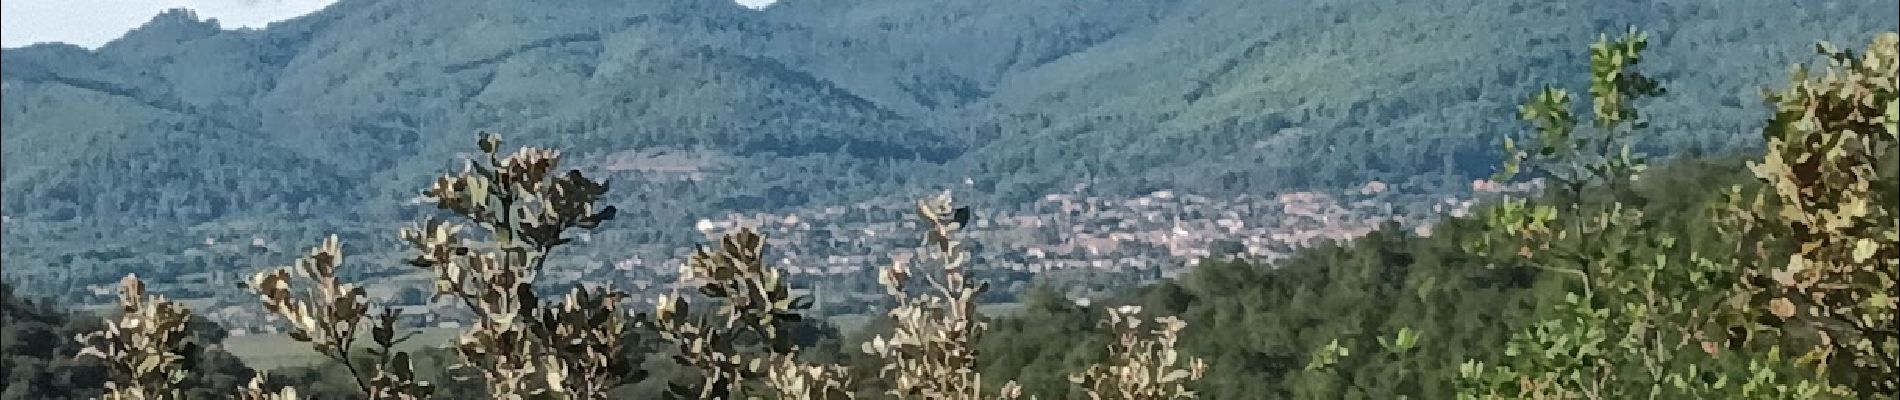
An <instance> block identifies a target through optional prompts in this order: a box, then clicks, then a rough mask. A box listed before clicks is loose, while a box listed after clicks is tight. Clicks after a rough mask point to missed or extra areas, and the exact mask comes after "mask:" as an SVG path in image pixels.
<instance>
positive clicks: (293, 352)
mask: <svg viewBox="0 0 1900 400" xmlns="http://www.w3.org/2000/svg"><path fill="white" fill-rule="evenodd" d="M416 330H417V331H419V332H418V333H416V335H415V336H414V337H410V338H409V340H408V341H406V342H402V343H400V344H397V345H396V350H402V351H413V350H417V349H422V348H425V347H447V346H449V345H452V344H454V343H455V337H456V335H457V333H458V332H460V329H457V328H420V329H416ZM358 340H359V341H358V342H357V343H358V344H357V346H359V347H365V348H367V347H373V346H375V343H373V342H371V341H370V338H369V332H368V330H365V331H364V332H363V333H362V334H361V335H360V338H359V339H358ZM224 349H225V351H229V352H231V354H232V355H235V356H237V357H238V358H239V359H242V360H244V365H248V366H250V367H251V368H255V369H258V370H264V371H268V370H274V369H279V368H284V367H298V366H307V365H312V364H317V363H321V362H323V361H324V358H323V356H322V355H319V354H317V352H316V351H313V350H311V349H310V344H308V343H300V342H297V341H296V340H291V338H290V335H288V334H282V333H276V334H251V335H244V336H232V337H230V338H228V339H225V340H224Z"/></svg>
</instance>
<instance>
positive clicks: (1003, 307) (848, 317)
mask: <svg viewBox="0 0 1900 400" xmlns="http://www.w3.org/2000/svg"><path fill="white" fill-rule="evenodd" d="M1022 311H1023V303H996V304H980V305H977V306H976V312H978V313H982V314H983V315H985V316H989V317H991V318H1001V317H1007V316H1012V315H1016V314H1017V313H1021V312H1022ZM882 316H883V314H877V315H870V314H839V315H833V316H830V317H827V318H825V320H826V321H829V322H831V325H832V326H835V327H837V328H838V334H840V335H844V336H851V335H852V334H856V333H858V331H860V330H863V329H864V327H866V326H870V325H871V321H872V318H877V317H882Z"/></svg>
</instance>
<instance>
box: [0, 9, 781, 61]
mask: <svg viewBox="0 0 1900 400" xmlns="http://www.w3.org/2000/svg"><path fill="white" fill-rule="evenodd" d="M736 1H738V2H739V4H741V5H745V6H747V7H753V8H759V7H763V6H765V5H769V4H771V3H772V1H773V0H736ZM334 2H336V0H6V1H0V47H8V48H13V47H21V46H27V45H31V44H34V43H41V42H65V43H71V44H75V45H79V46H80V47H85V48H88V49H95V48H98V47H99V46H100V45H103V44H105V43H106V42H109V41H112V39H117V38H119V37H120V36H124V35H125V32H126V31H130V30H132V28H137V27H138V26H139V25H143V24H145V22H146V21H150V20H151V19H152V16H154V15H158V13H159V12H162V11H165V10H168V9H172V8H188V9H191V10H193V11H197V12H198V18H205V19H211V18H216V19H217V20H218V23H219V25H220V26H223V27H224V29H237V28H263V27H264V26H265V25H269V24H270V23H271V22H276V21H282V20H286V19H290V18H294V17H297V16H301V15H304V14H309V13H311V12H313V11H317V10H319V9H322V8H323V7H324V6H328V5H330V3H334Z"/></svg>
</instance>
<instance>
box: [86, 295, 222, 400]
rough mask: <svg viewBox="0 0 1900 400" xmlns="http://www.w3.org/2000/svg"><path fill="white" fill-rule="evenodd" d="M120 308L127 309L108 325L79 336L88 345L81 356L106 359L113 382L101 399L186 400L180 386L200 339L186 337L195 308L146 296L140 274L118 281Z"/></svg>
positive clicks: (108, 384)
mask: <svg viewBox="0 0 1900 400" xmlns="http://www.w3.org/2000/svg"><path fill="white" fill-rule="evenodd" d="M119 308H120V310H121V311H122V312H123V313H122V314H121V316H120V317H119V319H118V320H116V321H107V322H106V326H105V329H102V330H100V331H97V332H91V333H87V334H84V335H79V336H78V337H76V338H75V339H76V340H78V341H80V342H82V343H86V344H88V347H86V348H84V349H80V351H79V355H80V356H81V357H94V358H98V359H100V360H104V361H105V362H106V366H107V369H108V371H109V372H110V373H111V375H112V380H111V381H108V382H106V391H105V394H104V396H103V398H105V399H114V400H118V399H128V400H129V399H140V400H143V399H152V400H159V399H183V398H185V397H184V396H185V394H184V391H182V390H181V388H180V386H182V385H180V384H181V383H183V382H184V381H185V379H186V374H187V373H189V371H190V368H192V365H191V362H190V359H191V357H192V355H193V353H196V352H197V351H198V350H199V348H198V344H197V343H192V342H189V341H186V338H187V335H186V332H185V324H186V323H187V322H188V321H190V320H191V311H189V310H186V309H185V308H184V307H182V306H180V305H179V304H178V303H175V302H172V301H169V300H166V299H165V298H164V297H163V296H157V297H149V298H148V297H146V295H145V283H144V282H142V281H140V280H139V279H138V276H136V275H126V276H125V279H123V280H121V281H120V284H119Z"/></svg>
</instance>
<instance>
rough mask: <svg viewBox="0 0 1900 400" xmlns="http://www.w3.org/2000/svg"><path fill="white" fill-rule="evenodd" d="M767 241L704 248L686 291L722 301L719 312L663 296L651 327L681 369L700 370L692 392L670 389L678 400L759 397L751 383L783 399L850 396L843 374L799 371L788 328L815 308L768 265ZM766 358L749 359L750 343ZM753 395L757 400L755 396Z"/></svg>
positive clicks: (746, 236) (689, 270)
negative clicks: (674, 352)
mask: <svg viewBox="0 0 1900 400" xmlns="http://www.w3.org/2000/svg"><path fill="white" fill-rule="evenodd" d="M764 246H765V238H764V237H761V236H759V235H758V234H757V233H753V232H752V231H750V230H741V231H738V232H735V233H731V234H727V235H726V236H725V237H724V238H723V239H722V240H721V241H720V243H719V246H718V247H717V248H716V250H715V251H707V250H706V249H705V248H703V247H702V248H700V249H698V250H697V251H695V252H694V253H693V256H692V258H690V259H688V261H687V263H686V264H685V265H683V266H682V270H681V271H680V283H681V286H691V284H693V283H695V282H697V283H699V284H698V288H699V293H700V294H702V295H705V296H706V297H708V298H710V299H715V300H720V305H719V308H718V309H716V310H714V311H712V312H708V313H701V315H698V316H694V315H692V313H691V306H690V303H689V302H688V301H687V300H686V298H685V297H684V296H681V295H680V294H678V293H673V294H669V295H665V296H662V297H661V298H660V299H659V300H658V301H657V302H656V308H655V310H654V313H653V315H652V316H651V317H649V318H646V319H648V320H650V321H651V322H649V324H651V325H652V326H653V327H654V328H655V329H656V330H657V331H658V333H659V335H660V338H661V339H664V340H666V341H668V342H670V343H672V344H673V345H674V347H675V348H676V350H677V351H678V352H679V355H678V356H676V357H675V360H676V361H677V362H678V363H679V364H681V365H682V366H686V367H690V368H693V369H696V370H698V371H699V374H700V375H701V377H702V379H701V380H700V381H699V382H696V383H695V384H692V385H679V384H669V390H668V391H667V394H668V395H670V396H674V397H679V398H701V399H724V398H741V397H747V396H749V393H756V392H752V391H749V390H747V388H746V384H747V383H748V382H756V381H764V382H765V383H767V386H768V387H769V388H770V391H772V392H775V393H777V394H778V395H779V396H780V397H781V398H826V397H846V396H848V395H849V394H848V392H844V390H845V389H846V386H845V382H843V381H842V380H840V378H839V377H838V375H839V374H840V372H838V371H836V369H835V368H831V367H828V366H808V365H802V364H800V363H799V362H798V361H797V360H796V358H797V352H798V349H797V348H796V347H795V346H794V345H793V344H792V343H793V342H792V338H791V337H790V336H791V335H790V334H789V332H788V330H789V328H790V327H789V326H788V325H787V323H789V322H796V321H798V320H800V316H799V315H798V313H797V312H798V311H799V310H803V309H806V308H809V307H810V306H811V301H810V299H809V298H808V297H805V296H793V295H791V292H790V290H789V286H788V285H787V280H786V279H784V276H785V275H784V272H783V271H781V270H779V269H778V268H777V266H774V265H769V264H767V263H765V262H764V261H762V259H761V256H762V255H763V252H764ZM748 342H751V343H758V347H762V350H761V351H757V352H750V353H752V354H747V353H748V352H742V351H741V350H742V348H743V347H746V346H745V343H748ZM751 396H756V394H752V395H751Z"/></svg>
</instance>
